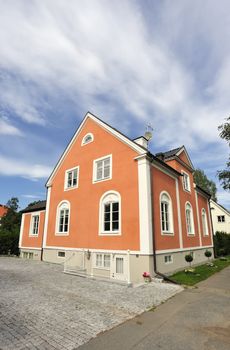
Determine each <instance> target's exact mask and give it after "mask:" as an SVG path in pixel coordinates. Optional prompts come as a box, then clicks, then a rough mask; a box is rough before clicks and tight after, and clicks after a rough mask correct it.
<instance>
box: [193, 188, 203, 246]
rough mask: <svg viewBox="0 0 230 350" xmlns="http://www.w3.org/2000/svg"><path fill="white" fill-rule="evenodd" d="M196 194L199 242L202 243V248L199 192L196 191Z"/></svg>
mask: <svg viewBox="0 0 230 350" xmlns="http://www.w3.org/2000/svg"><path fill="white" fill-rule="evenodd" d="M194 192H195V201H196V216H197V222H198V235H199V242H200V246H202V240H201V228H200V216H199V205H198V197H197V192H196V191H194Z"/></svg>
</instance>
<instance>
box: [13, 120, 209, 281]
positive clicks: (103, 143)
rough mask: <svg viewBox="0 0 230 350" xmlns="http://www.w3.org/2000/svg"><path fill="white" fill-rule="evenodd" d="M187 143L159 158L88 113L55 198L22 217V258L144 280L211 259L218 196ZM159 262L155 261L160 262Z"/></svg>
mask: <svg viewBox="0 0 230 350" xmlns="http://www.w3.org/2000/svg"><path fill="white" fill-rule="evenodd" d="M193 171H194V167H193V165H192V162H191V160H190V158H189V156H188V153H187V151H186V149H185V147H184V146H182V147H179V148H177V149H174V150H172V151H169V152H165V153H159V154H157V155H153V154H151V153H150V152H149V151H148V150H147V140H146V139H145V138H144V137H139V138H137V139H135V140H130V139H129V138H128V137H126V136H124V135H123V134H121V133H120V132H119V131H117V130H116V129H114V128H112V127H111V126H109V125H108V124H106V123H104V122H103V121H102V120H100V119H99V118H97V117H95V116H94V115H92V114H91V113H87V115H86V116H85V118H84V119H83V121H82V123H81V124H80V126H79V128H78V130H77V131H76V133H75V135H74V136H73V138H72V140H71V141H70V143H69V145H68V146H67V148H66V149H65V151H64V153H63V154H62V156H61V158H60V159H59V161H58V163H57V165H56V166H55V168H54V170H53V172H52V174H51V175H50V177H49V179H48V181H47V184H46V186H47V201H46V204H45V203H44V202H43V204H42V205H40V206H39V205H38V206H37V207H29V208H26V209H25V210H24V213H23V215H22V224H21V233H20V243H19V246H20V250H21V256H22V257H27V258H34V259H43V260H44V261H49V262H55V263H64V265H65V267H66V268H67V269H68V270H75V271H77V273H79V274H86V275H89V276H95V277H102V278H110V279H113V280H121V281H126V282H128V283H129V282H140V281H142V280H143V277H142V274H143V272H145V271H146V272H150V273H151V275H154V274H155V273H156V271H159V272H161V273H170V272H172V271H175V270H178V269H181V268H183V267H184V266H186V265H187V263H186V262H185V260H184V256H185V255H186V254H188V253H190V252H192V253H193V257H194V264H198V263H201V262H203V261H206V257H205V256H204V252H205V250H206V249H209V250H211V251H212V249H213V248H212V247H213V240H212V226H211V220H210V210H209V198H210V195H209V194H207V193H206V192H205V191H203V190H202V189H201V188H200V187H198V186H195V184H194V181H193ZM154 257H155V258H154Z"/></svg>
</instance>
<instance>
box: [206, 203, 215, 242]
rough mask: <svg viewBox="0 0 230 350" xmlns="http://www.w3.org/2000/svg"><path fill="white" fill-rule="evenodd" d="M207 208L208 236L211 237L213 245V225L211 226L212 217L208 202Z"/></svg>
mask: <svg viewBox="0 0 230 350" xmlns="http://www.w3.org/2000/svg"><path fill="white" fill-rule="evenodd" d="M207 204H208V205H207V209H208V219H209V227H210V230H211V231H210V237H211V242H212V246H213V245H214V244H213V234H214V232H213V226H212V219H211V209H210V204H211V203H210V202H208V203H207Z"/></svg>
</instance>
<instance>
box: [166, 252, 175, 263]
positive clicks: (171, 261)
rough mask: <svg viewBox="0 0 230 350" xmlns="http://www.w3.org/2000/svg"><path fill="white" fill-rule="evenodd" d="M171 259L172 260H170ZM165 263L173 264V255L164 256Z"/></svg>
mask: <svg viewBox="0 0 230 350" xmlns="http://www.w3.org/2000/svg"><path fill="white" fill-rule="evenodd" d="M169 257H170V259H169V260H168V258H169ZM167 260H168V261H167ZM164 263H165V264H172V263H173V256H172V255H171V254H168V255H164Z"/></svg>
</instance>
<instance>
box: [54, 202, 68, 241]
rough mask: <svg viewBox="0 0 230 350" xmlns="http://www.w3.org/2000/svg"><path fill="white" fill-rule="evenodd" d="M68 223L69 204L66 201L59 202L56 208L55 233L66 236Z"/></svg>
mask: <svg viewBox="0 0 230 350" xmlns="http://www.w3.org/2000/svg"><path fill="white" fill-rule="evenodd" d="M69 221H70V204H69V202H68V201H64V202H61V203H60V204H59V206H58V208H57V220H56V233H57V234H65V235H66V234H68V233H69Z"/></svg>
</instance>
